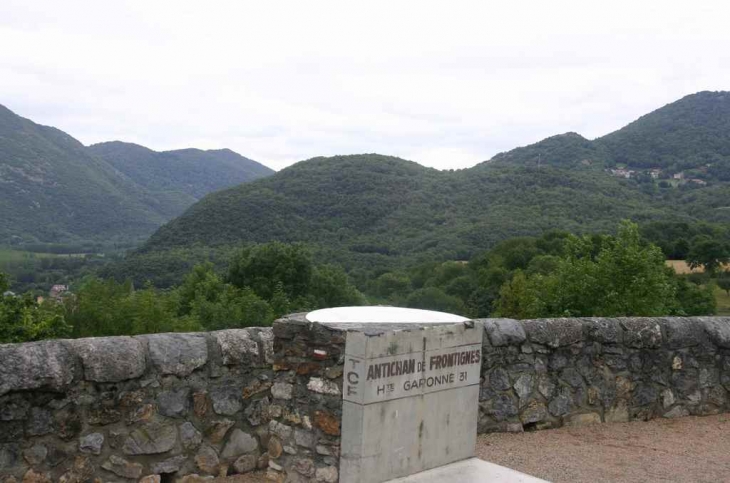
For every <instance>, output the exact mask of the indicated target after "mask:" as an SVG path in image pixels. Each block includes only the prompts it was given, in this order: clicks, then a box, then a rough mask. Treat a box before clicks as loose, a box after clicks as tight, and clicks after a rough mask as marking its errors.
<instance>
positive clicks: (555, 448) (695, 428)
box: [477, 414, 730, 483]
mask: <svg viewBox="0 0 730 483" xmlns="http://www.w3.org/2000/svg"><path fill="white" fill-rule="evenodd" d="M728 455H730V414H720V415H716V416H705V417H686V418H680V419H657V420H653V421H649V422H631V423H613V424H596V425H591V426H583V427H573V428H569V427H564V428H560V429H551V430H544V431H536V432H531V433H517V434H510V433H495V434H486V435H481V436H479V438H478V441H477V456H479V457H480V458H482V459H484V460H486V461H490V462H492V463H496V464H498V465H502V466H506V467H508V468H512V469H515V470H518V471H521V472H523V473H527V474H529V475H533V476H537V477H539V478H543V479H546V480H548V481H552V482H555V483H561V482H565V483H568V482H570V483H581V482H591V483H603V482H605V483H609V482H611V483H619V482H622V483H638V482H654V481H661V482H676V483H680V482H695V483H701V482H708V483H710V482H712V483H716V482H721V481H730V457H728Z"/></svg>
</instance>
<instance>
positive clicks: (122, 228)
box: [0, 105, 273, 246]
mask: <svg viewBox="0 0 730 483" xmlns="http://www.w3.org/2000/svg"><path fill="white" fill-rule="evenodd" d="M138 147H139V148H142V149H144V148H143V147H141V146H138ZM94 151H95V150H94V149H91V148H89V147H86V146H84V145H83V144H82V143H81V142H80V141H78V140H77V139H75V138H73V137H72V136H70V135H69V134H67V133H65V132H63V131H62V130H60V129H57V128H55V127H51V126H43V125H41V124H37V123H35V122H33V121H32V120H30V119H26V118H24V117H21V116H19V115H17V114H15V113H14V112H12V111H11V110H10V109H8V108H7V107H5V106H2V105H0V211H1V212H2V213H3V217H2V219H1V220H0V244H6V245H21V246H22V245H24V244H28V243H31V244H32V243H38V242H41V243H77V242H79V241H88V240H96V241H103V242H117V241H120V240H134V239H141V238H143V237H145V236H148V235H149V234H150V233H152V232H153V231H154V230H155V229H156V228H157V227H159V226H160V225H161V224H162V223H164V222H165V221H167V220H169V219H171V218H173V217H174V216H176V215H178V214H180V213H181V212H182V211H183V210H184V209H185V208H186V207H188V206H190V205H191V204H192V203H194V202H195V201H197V199H199V198H200V197H202V196H203V195H204V194H206V193H207V192H209V191H211V190H212V189H216V188H217V185H216V183H217V182H218V180H221V179H223V180H225V179H228V181H229V184H228V185H229V186H230V185H231V184H232V183H239V182H240V181H241V178H242V176H244V175H245V169H242V170H239V171H240V173H234V175H231V160H230V159H228V160H223V161H221V160H220V159H219V160H218V164H219V171H222V172H221V173H220V175H219V176H218V180H215V179H214V180H213V181H211V182H208V181H210V180H209V179H208V178H210V177H208V178H205V177H203V182H201V183H198V184H199V185H202V186H196V185H194V186H193V187H192V188H191V187H190V186H189V185H188V184H182V185H180V186H174V183H173V184H172V185H170V186H166V187H162V186H153V185H152V184H150V182H147V183H142V180H141V179H140V178H139V177H138V179H137V180H135V179H134V175H135V173H133V172H130V171H129V170H126V171H127V173H125V169H117V167H115V166H114V164H115V163H111V162H108V161H107V160H106V159H104V158H103V157H102V156H99V155H97V154H96V153H95V152H94ZM97 151H98V149H97ZM203 153H205V152H203ZM191 154H196V153H183V154H182V156H183V157H184V158H186V159H185V160H184V161H185V163H186V165H187V166H190V165H194V164H195V162H196V161H195V160H194V159H192V158H191ZM234 155H235V156H239V155H236V154H235V153H233V152H232V151H230V152H226V151H222V152H216V153H213V154H207V153H206V154H205V155H204V156H202V158H205V161H206V162H207V161H209V160H210V159H215V158H221V157H225V158H233V157H235V156H234ZM177 156H180V155H177ZM239 157H240V160H241V161H242V162H243V164H244V165H245V164H246V163H249V164H252V163H255V165H253V164H252V166H253V167H252V172H251V173H252V174H253V176H254V177H260V176H261V175H264V176H265V175H267V174H269V173H268V172H267V171H266V170H267V169H268V168H265V167H264V166H263V165H260V164H259V163H256V162H254V161H251V160H248V159H247V158H243V157H242V156H239ZM236 160H237V161H238V159H236ZM119 161H120V160H117V163H116V164H120V163H119ZM198 164H200V163H198ZM206 170H207V171H206ZM203 171H204V172H206V173H208V174H210V171H211V170H210V169H209V167H206V168H203ZM269 171H270V172H273V171H271V170H269ZM196 175H197V172H195V173H193V177H195V176H196ZM211 185H214V186H213V187H212V188H210V189H209V187H210V186H211Z"/></svg>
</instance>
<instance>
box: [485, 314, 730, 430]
mask: <svg viewBox="0 0 730 483" xmlns="http://www.w3.org/2000/svg"><path fill="white" fill-rule="evenodd" d="M484 323H485V331H486V334H485V337H484V358H483V365H482V385H481V391H480V398H479V399H480V403H479V407H480V418H479V428H478V429H479V432H490V431H523V430H531V429H544V428H553V427H558V426H562V425H575V424H589V423H598V422H621V421H632V420H648V419H652V418H658V417H665V418H675V417H681V416H687V415H690V414H692V415H706V414H716V413H719V412H724V411H728V410H729V409H730V405H729V404H728V397H727V391H728V390H730V318H728V317H692V318H617V319H611V318H591V319H587V318H586V319H550V320H524V321H520V322H518V321H515V320H510V319H485V320H484Z"/></svg>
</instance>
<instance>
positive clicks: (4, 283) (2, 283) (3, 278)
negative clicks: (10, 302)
mask: <svg viewBox="0 0 730 483" xmlns="http://www.w3.org/2000/svg"><path fill="white" fill-rule="evenodd" d="M8 288H10V281H9V280H8V276H7V275H5V274H4V273H3V272H0V295H2V294H3V293H5V292H6V291H7V290H8Z"/></svg>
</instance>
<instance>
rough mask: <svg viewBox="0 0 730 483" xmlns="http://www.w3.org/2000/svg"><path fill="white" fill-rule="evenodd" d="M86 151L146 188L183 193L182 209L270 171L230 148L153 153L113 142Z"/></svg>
mask: <svg viewBox="0 0 730 483" xmlns="http://www.w3.org/2000/svg"><path fill="white" fill-rule="evenodd" d="M89 150H91V152H92V153H94V154H96V155H97V156H100V157H101V158H103V159H104V160H105V161H107V162H108V163H109V164H111V165H112V166H114V167H115V168H116V169H118V170H119V171H120V172H122V173H124V174H125V175H127V176H128V177H129V178H131V179H132V180H133V181H134V182H136V183H138V184H140V185H142V186H144V187H145V188H147V189H149V190H152V191H156V192H168V193H179V194H180V195H181V196H183V195H184V196H186V198H187V199H186V201H185V205H184V208H187V207H188V206H190V205H191V204H192V203H193V202H195V201H197V200H199V199H200V198H202V197H203V196H205V195H207V194H208V193H211V192H213V191H218V190H220V189H223V188H229V187H231V186H235V185H239V184H241V183H244V182H246V181H252V180H254V179H257V178H262V177H264V176H268V175H270V174H272V173H273V172H274V171H273V170H272V169H270V168H267V167H266V166H264V165H263V164H260V163H257V162H256V161H253V160H251V159H248V158H245V157H243V156H241V155H240V154H238V153H235V152H233V151H231V150H230V149H213V150H207V151H203V150H200V149H178V150H175V151H163V152H157V151H153V150H151V149H148V148H145V147H144V146H139V145H137V144H132V143H124V142H120V141H113V142H107V143H99V144H94V145H92V146H90V147H89Z"/></svg>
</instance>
